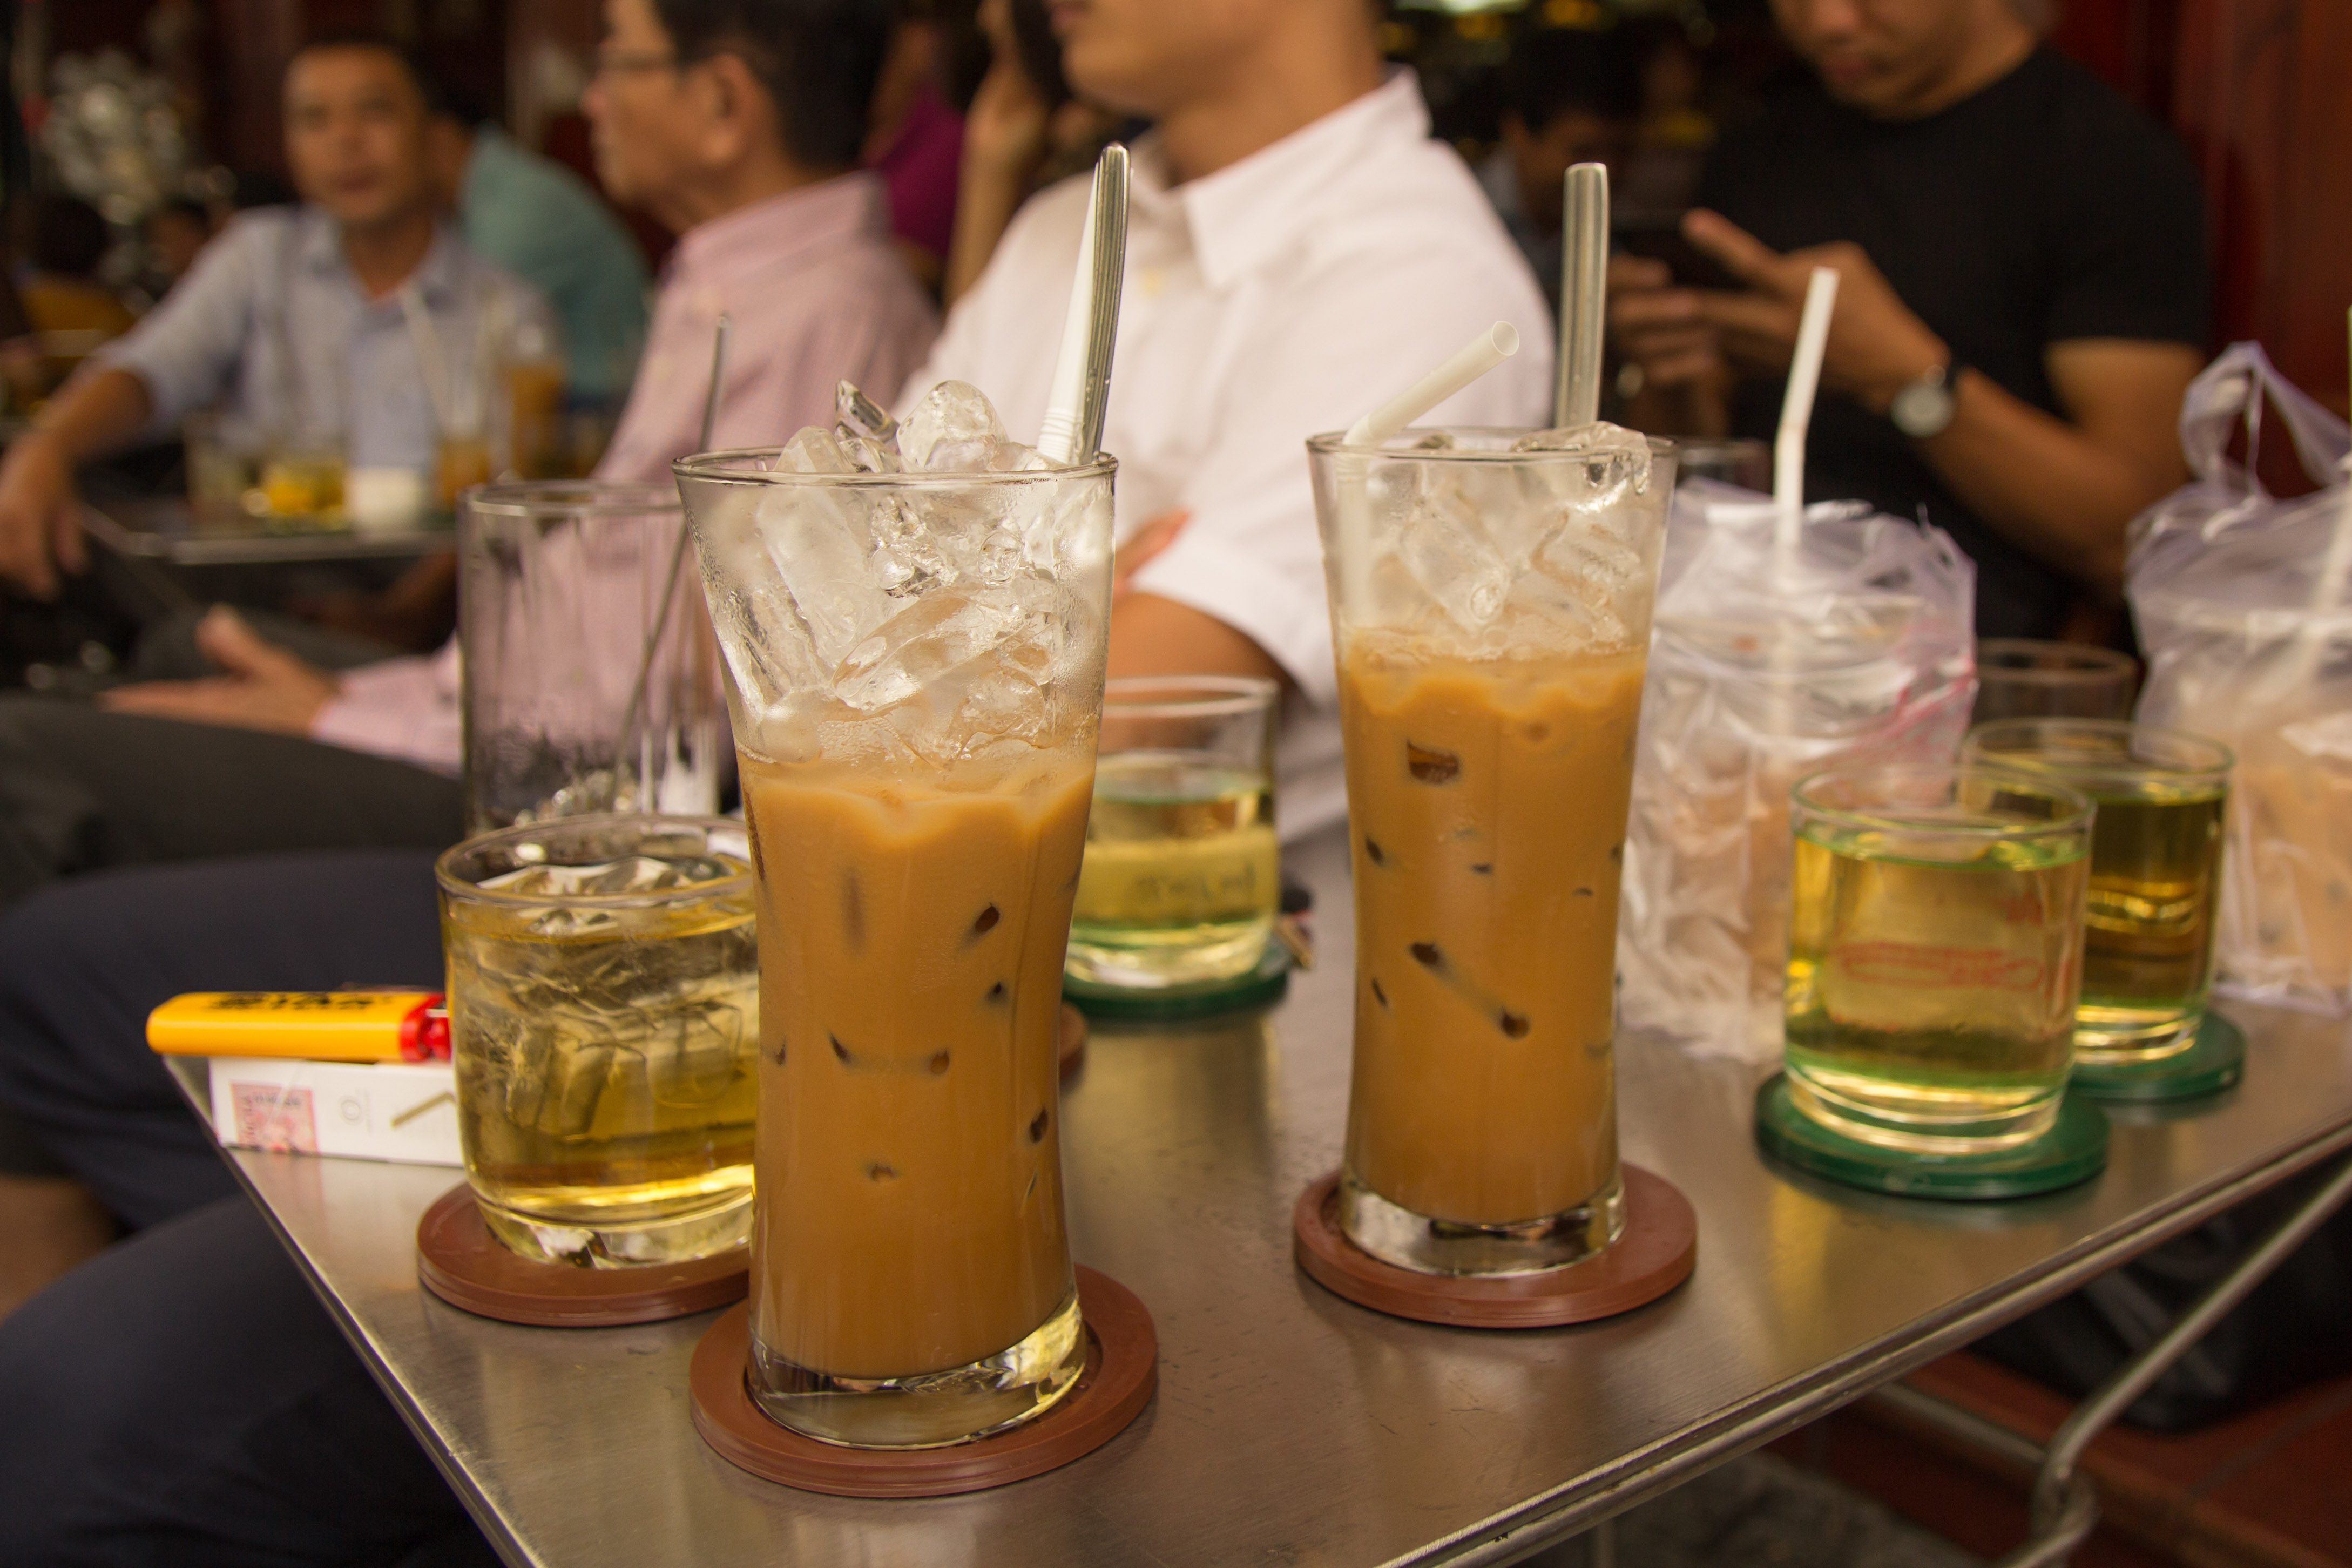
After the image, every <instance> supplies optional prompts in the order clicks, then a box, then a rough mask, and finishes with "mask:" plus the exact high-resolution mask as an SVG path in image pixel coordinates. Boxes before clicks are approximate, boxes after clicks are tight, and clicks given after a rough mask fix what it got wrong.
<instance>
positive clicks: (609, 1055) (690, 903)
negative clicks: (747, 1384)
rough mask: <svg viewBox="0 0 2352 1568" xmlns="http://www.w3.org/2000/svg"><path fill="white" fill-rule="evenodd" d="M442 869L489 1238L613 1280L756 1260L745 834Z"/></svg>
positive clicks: (666, 830) (482, 847)
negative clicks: (631, 1270)
mask: <svg viewBox="0 0 2352 1568" xmlns="http://www.w3.org/2000/svg"><path fill="white" fill-rule="evenodd" d="M434 869H435V872H436V876H437V878H438V879H439V882H440V889H441V940H442V949H443V952H444V954H445V956H446V961H447V963H448V1001H449V1035H450V1045H451V1054H452V1056H453V1057H454V1058H455V1059H456V1064H457V1118H458V1129H459V1132H460V1135H461V1139H462V1142H463V1144H464V1149H465V1156H466V1177H467V1181H468V1182H469V1183H471V1184H472V1185H473V1189H474V1197H475V1201H476V1202H477V1203H478V1205H480V1207H481V1212H482V1218H483V1221H484V1223H485V1224H487V1225H488V1226H489V1228H490V1230H491V1232H492V1234H494V1235H496V1236H497V1237H499V1240H500V1241H503V1242H504V1243H506V1245H507V1246H508V1247H510V1248H511V1249H513V1250H514V1251H516V1252H518V1253H520V1254H521V1255H522V1256H523V1257H526V1258H537V1259H540V1260H542V1261H546V1262H557V1263H571V1264H581V1265H586V1266H588V1267H592V1268H617V1267H624V1266H627V1265H631V1264H642V1263H676V1262H680V1261H684V1260H686V1259H689V1258H703V1257H708V1256H709V1255H710V1254H712V1253H716V1252H723V1251H726V1250H727V1249H729V1248H730V1247H740V1246H741V1245H742V1244H743V1242H744V1240H745V1238H746V1237H748V1236H749V1235H750V1232H751V1122H752V1110H753V1108H754V1106H755V1105H756V1103H757V1076H756V1073H755V1068H756V1066H757V1060H758V1051H759V1040H760V1001H759V967H758V965H759V949H758V942H757V938H756V934H755V930H754V926H753V910H752V904H753V898H752V889H751V865H750V862H749V859H748V857H747V854H746V850H745V846H744V835H743V827H742V825H741V824H740V823H736V822H730V821H727V820H725V819H724V818H717V817H683V816H578V817H569V818H566V819H564V820H562V821H559V822H548V823H540V824H535V825H531V826H521V827H511V828H508V829H506V830H505V831H503V832H499V833H491V834H486V835H484V836H483V837H478V838H470V839H467V841H466V842H465V843H463V844H460V845H458V846H457V847H456V848H454V849H452V850H450V851H448V853H446V854H445V855H443V856H442V857H441V858H440V860H439V862H438V863H437V864H436V867H435V868H434Z"/></svg>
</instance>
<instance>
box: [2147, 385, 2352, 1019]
mask: <svg viewBox="0 0 2352 1568" xmlns="http://www.w3.org/2000/svg"><path fill="white" fill-rule="evenodd" d="M2265 399H2267V400H2268V401H2269V402H2270V403H2271V404H2272V405H2274V406H2275V407H2276V408H2277V410H2278V413H2279V416H2280V417H2281V420H2282V422H2283V423H2284V424H2285V426H2286V427H2287V433H2288V435H2289V436H2290V437H2292V438H2293V440H2294V447H2295V452H2296V455H2297V456H2298V457H2299V458H2301V459H2302V463H2303V467H2304V470H2305V472H2306V473H2308V474H2309V475H2310V476H2311V478H2312V479H2314V480H2315V481H2317V482H2318V483H2319V484H2320V485H2321V486H2322V487H2323V488H2322V489H2320V490H2318V491H2317V492H2316V493H2315V494H2312V495H2308V496H2304V497H2300V498H2298V499H2296V500H2287V501H2282V500H2277V499H2275V498H2273V496H2271V495H2270V494H2269V492H2267V491H2266V490H2264V489H2263V487H2262V484H2261V482H2260V481H2259V480H2258V479H2255V478H2254V476H2253V474H2252V471H2251V468H2252V464H2251V459H2250V461H2249V465H2248V467H2247V468H2240V467H2238V466H2237V465H2236V464H2234V463H2232V462H2231V461H2230V459H2229V458H2228V456H2227V452H2226V448H2227V447H2228V445H2229V441H2230V437H2231V434H2232V433H2233V431H2234V430H2235V428H2236V427H2237V426H2239V425H2240V424H2241V423H2242V424H2243V426H2244V427H2245V429H2246V433H2247V442H2248V446H2249V447H2250V448H2252V446H2253V444H2254V442H2255V441H2256V440H2257V439H2258V437H2259V435H2260V431H2261V425H2262V416H2263V404H2264V401H2265ZM2180 441H2181V447H2182V449H2183V450H2184V451H2185V452H2186V453H2187V454H2188V457H2189V468H2190V470H2191V471H2192V472H2193V473H2194V474H2195V475H2196V479H2194V480H2192V481H2191V482H2190V483H2189V485H2187V486H2186V487H2184V488H2183V489H2179V490H2177V491H2175V492H2174V493H2173V494H2171V495H2169V496H2168V497H2166V498H2165V499H2164V500H2161V501H2159V502H2158V503H2157V504H2156V505H2155V506H2154V507H2152V508H2150V509H2149V510H2147V512H2146V513H2145V514H2144V515H2142V516H2141V517H2140V518H2139V520H2138V521H2137V522H2135V523H2134V524H2133V525H2132V527H2133V548H2132V554H2131V560H2130V564H2129V565H2128V567H2127V568H2126V574H2125V593H2126V597H2127V598H2128V599H2129V600H2130V602H2131V606H2132V616H2133V619H2134V621H2135V622H2136V623H2137V626H2138V628H2139V638H2140V644H2141V647H2142V648H2143V649H2144V650H2145V651H2146V653H2147V684H2146V686H2145V687H2143V688H2142V689H2141V693H2140V700H2139V712H2138V717H2139V718H2140V720H2141V721H2143V722H2146V723H2151V724H2167V725H2171V726H2173V727H2175V728H2178V729H2182V730H2190V731H2196V732H2197V733H2199V734H2203V735H2210V736H2212V737H2214V738H2215V739H2217V740H2221V741H2224V742H2228V743H2229V744H2230V745H2231V746H2232V747H2234V748H2236V750H2237V753H2238V770H2237V774H2236V778H2235V781H2234V784H2233V786H2232V792H2231V805H2230V816H2229V829H2228V831H2229V841H2228V844H2227V846H2226V847H2225V848H2224V850H2223V852H2222V858H2221V877H2222V893H2221V924H2220V929H2219V931H2218V932H2217V938H2216V943H2215V949H2216V959H2217V967H2218V970H2219V973H2220V980H2221V985H2222V986H2223V988H2224V989H2226V990H2230V991H2232V992H2235V993H2236V994H2241V995H2249V996H2253V997H2257V998H2260V999H2262V1000H2265V1001H2273V1002H2283V1003H2288V1004H2293V1005H2304V1006H2311V1007H2318V1008H2322V1009H2324V1010H2326V1011H2330V1012H2340V1011H2342V1010H2343V1009H2344V1008H2345V1006H2346V1005H2347V1001H2352V594H2347V592H2346V591H2345V588H2346V585H2345V584H2344V583H2343V582H2342V581H2341V580H2340V575H2341V574H2338V580H2336V581H2334V582H2329V581H2327V580H2326V579H2327V575H2328V574H2327V573H2326V570H2325V567H2324V564H2323V563H2325V562H2326V558H2327V554H2328V551H2329V547H2330V544H2331V542H2334V541H2336V539H2337V538H2338V536H2339V533H2340V531H2344V530H2347V529H2352V510H2347V509H2352V491H2348V490H2347V479H2346V478H2345V474H2344V469H2343V465H2344V463H2345V460H2346V456H2347V452H2352V430H2347V428H2346V426H2345V424H2344V422H2343V421H2342V420H2340V419H2338V418H2336V416H2334V415H2332V414H2330V413H2328V412H2327V410H2326V409H2325V408H2322V407H2321V406H2319V405H2317V404H2315V403H2314V402H2313V401H2312V400H2311V399H2310V398H2308V397H2306V396H2305V395H2303V394H2302V393H2301V392H2299V391H2297V390H2296V389H2295V388H2294V386H2292V385H2290V384H2288V383H2287V382H2286V381H2285V380H2284V379H2283V378H2282V377H2281V376H2280V375H2279V374H2278V372H2277V371H2276V370H2275V369H2273V367H2272V365H2271V363H2270V361H2269V360H2268V359H2267V358H2266V357H2264V355H2263V351H2262V349H2261V348H2260V347H2259V346H2258V345H2256V344H2253V343H2237V344H2233V345H2232V346H2231V348H2230V349H2229V350H2228V351H2227V352H2226V353H2223V354H2222V355H2221V358H2219V359H2217V360H2215V361H2214V362H2213V363H2212V364H2211V365H2210V366H2208V367H2207V368H2206V370H2205V371H2204V373H2203V374H2200V376H2198V378H2197V380H2196V381H2195V382H2194V383H2193V384H2191V385H2190V386H2189V395H2188V397H2187V398H2186V399H2185V400H2184V401H2183V403H2182V405H2181V410H2180ZM2344 537H2345V538H2346V540H2347V544H2352V535H2345V536H2344Z"/></svg>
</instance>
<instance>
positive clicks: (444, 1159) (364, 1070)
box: [211, 1057, 465, 1165]
mask: <svg viewBox="0 0 2352 1568" xmlns="http://www.w3.org/2000/svg"><path fill="white" fill-rule="evenodd" d="M211 1078H212V1106H213V1131H214V1132H215V1135H216V1136H218V1138H219V1139H220V1141H221V1142H222V1143H224V1144H226V1145H228V1146H230V1147H233V1148H241V1149H276V1150H286V1151H290V1152H294V1153H298V1154H344V1155H352V1156H356V1157H358V1158H360V1159H365V1160H398V1161H401V1162H403V1163H408V1164H415V1165H462V1164H463V1163H465V1161H464V1157H463V1155H462V1154H461V1153H460V1152H459V1151H458V1145H457V1074H456V1071H455V1069H454V1068H452V1067H451V1066H450V1064H449V1063H447V1062H446V1061H425V1062H396V1061H395V1062H321V1061H304V1060H301V1059H299V1058H290V1057H215V1058H212V1064H211Z"/></svg>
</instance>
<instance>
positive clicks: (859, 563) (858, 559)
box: [759, 431, 895, 666]
mask: <svg viewBox="0 0 2352 1568" xmlns="http://www.w3.org/2000/svg"><path fill="white" fill-rule="evenodd" d="M807 434H808V432H806V431H803V432H802V435H803V436H805V435H807ZM820 434H822V432H820ZM795 439H798V437H795ZM824 441H825V443H826V446H825V448H824V449H825V450H826V451H829V452H830V453H831V454H832V455H834V456H835V457H840V456H841V447H840V444H839V443H838V442H836V441H835V440H834V438H833V437H831V436H829V435H828V436H824ZM841 461H842V465H843V467H842V468H841V470H840V471H841V472H847V471H848V459H847V458H841ZM854 504H855V502H854V500H853V498H850V497H847V496H845V494H844V493H843V491H842V490H841V489H835V488H834V487H832V486H823V487H818V486H810V485H780V486H777V487H776V488H775V489H772V490H771V491H770V492H769V493H768V494H766V495H764V496H762V497H761V500H760V514H759V523H760V536H761V539H762V540H763V541H765V542H766V544H767V547H768V557H769V559H770V561H772V563H774V565H775V569H776V574H777V575H778V576H779V577H780V578H782V581H783V584H784V590H785V592H786V593H788V594H789V595H792V602H793V607H794V608H795V609H796V610H798V611H799V613H800V618H801V621H802V622H803V625H805V626H806V627H807V628H808V637H809V642H810V645H811V646H812V647H814V649H815V650H816V656H817V659H818V661H819V662H820V663H821V664H823V665H826V666H832V665H836V664H839V663H840V662H841V660H842V659H843V658H845V656H846V655H847V654H848V652H849V650H850V649H851V648H854V647H856V646H857V645H858V644H859V643H861V642H864V641H865V640H866V637H869V636H871V635H872V634H873V631H874V628H875V627H876V626H880V625H881V624H882V623H883V622H884V621H886V620H887V619H889V617H890V613H891V611H892V609H893V608H894V607H895V606H894V605H893V602H892V600H891V598H890V596H889V595H888V594H887V592H886V591H885V589H884V588H883V586H882V584H878V583H877V582H876V581H875V580H874V576H873V574H872V572H871V571H870V570H869V569H868V566H867V563H866V557H867V554H868V552H869V550H870V548H871V546H870V542H869V541H868V540H867V539H866V537H865V536H864V531H863V530H862V529H861V528H859V527H858V526H857V518H856V513H855V512H854V511H853V510H852V508H853V506H854Z"/></svg>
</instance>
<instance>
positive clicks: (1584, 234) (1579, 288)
mask: <svg viewBox="0 0 2352 1568" xmlns="http://www.w3.org/2000/svg"><path fill="white" fill-rule="evenodd" d="M1608 313H1609V170H1608V168H1607V167H1606V166H1605V165H1603V164H1600V163H1576V164H1572V165H1570V168H1569V171H1568V174H1567V177H1566V181H1565V184H1564V185H1563V186H1562V189H1561V192H1560V247H1559V381H1558V383H1557V384H1555V386H1554V388H1553V392H1552V400H1551V422H1552V426H1553V427H1554V428H1555V429H1560V430H1567V429H1572V428H1574V427H1575V426H1579V425H1590V424H1591V423H1592V422H1593V421H1594V420H1596V419H1598V418H1600V417H1601V331H1602V329H1603V328H1604V327H1605V326H1606V325H1607V320H1606V318H1607V316H1608Z"/></svg>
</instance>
